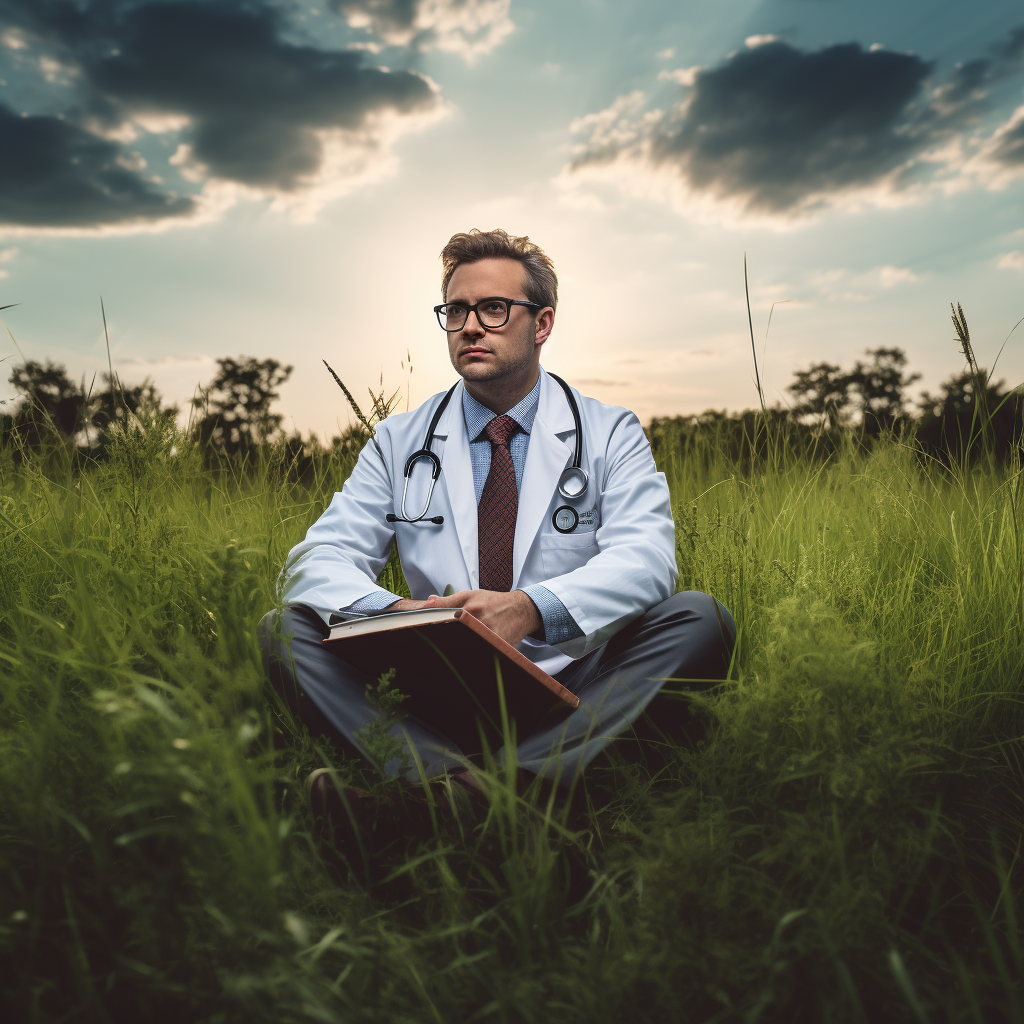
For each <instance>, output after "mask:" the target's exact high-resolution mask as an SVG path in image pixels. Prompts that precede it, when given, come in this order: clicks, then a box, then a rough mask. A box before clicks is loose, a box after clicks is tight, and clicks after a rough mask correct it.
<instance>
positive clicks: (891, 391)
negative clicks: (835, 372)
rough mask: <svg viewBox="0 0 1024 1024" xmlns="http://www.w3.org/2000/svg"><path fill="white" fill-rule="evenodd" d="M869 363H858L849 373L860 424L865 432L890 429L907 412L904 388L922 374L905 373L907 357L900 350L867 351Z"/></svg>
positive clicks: (918, 378)
mask: <svg viewBox="0 0 1024 1024" xmlns="http://www.w3.org/2000/svg"><path fill="white" fill-rule="evenodd" d="M866 354H867V355H869V356H870V357H871V362H869V363H862V362H860V361H859V360H858V361H857V364H856V365H855V366H854V368H853V373H851V374H850V377H849V380H850V386H851V387H852V388H853V390H854V392H856V394H857V397H858V404H859V405H860V414H861V424H862V426H863V428H864V430H865V432H866V433H869V434H878V433H881V431H883V430H891V429H892V428H893V426H895V424H896V422H897V421H898V420H899V419H900V418H901V417H902V416H903V414H904V412H905V411H906V409H905V407H906V401H907V395H906V393H907V388H908V387H910V385H911V384H913V383H914V381H917V380H920V379H921V374H919V373H911V374H906V373H904V372H903V368H904V367H905V366H906V365H907V354H906V353H905V352H904V351H903V349H900V348H874V349H871V348H869V349H867V350H866Z"/></svg>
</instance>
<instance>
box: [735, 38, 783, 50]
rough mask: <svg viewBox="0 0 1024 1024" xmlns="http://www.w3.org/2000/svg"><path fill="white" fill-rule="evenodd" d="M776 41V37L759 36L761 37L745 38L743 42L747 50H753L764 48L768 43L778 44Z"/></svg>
mask: <svg viewBox="0 0 1024 1024" xmlns="http://www.w3.org/2000/svg"><path fill="white" fill-rule="evenodd" d="M778 40H779V37H778V36H771V35H761V36H747V38H746V39H744V40H743V42H744V43H745V44H746V46H747V49H749V50H753V49H754V48H755V47H757V46H765V45H767V44H768V43H776V42H778Z"/></svg>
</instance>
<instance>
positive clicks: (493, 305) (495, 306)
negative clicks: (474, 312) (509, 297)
mask: <svg viewBox="0 0 1024 1024" xmlns="http://www.w3.org/2000/svg"><path fill="white" fill-rule="evenodd" d="M504 310H505V303H504V302H488V303H487V304H486V305H485V306H484V312H485V313H502V312H504Z"/></svg>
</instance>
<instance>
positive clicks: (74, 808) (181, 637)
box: [0, 421, 1024, 1024]
mask: <svg viewBox="0 0 1024 1024" xmlns="http://www.w3.org/2000/svg"><path fill="white" fill-rule="evenodd" d="M657 453H658V459H659V462H660V464H661V467H662V468H663V469H664V471H665V472H666V474H667V475H668V478H669V481H670V485H671V490H672V495H673V501H674V510H675V516H676V522H677V547H678V560H679V568H680V586H681V587H684V588H687V589H700V590H705V591H708V592H710V593H713V594H715V595H716V596H717V597H718V598H719V599H720V600H722V601H723V602H724V603H725V604H726V605H727V606H728V607H729V608H730V609H731V611H732V612H733V614H734V616H735V618H736V620H737V622H738V623H739V627H740V635H739V642H738V646H737V653H736V658H735V665H734V669H733V678H732V679H731V680H730V681H729V682H726V683H724V684H722V685H721V686H720V687H718V688H717V689H715V690H713V691H711V692H709V693H706V694H704V695H702V696H700V697H698V698H695V699H693V700H692V701H691V706H692V710H693V712H694V715H695V717H696V719H697V720H698V721H699V722H700V723H701V729H700V730H697V731H695V733H694V736H693V738H692V742H691V743H689V744H687V745H686V746H682V747H674V748H672V749H671V750H668V751H667V752H665V756H663V757H661V758H660V759H655V760H654V761H653V762H650V761H639V762H638V761H636V760H635V759H633V758H631V757H628V756H626V755H625V754H622V755H617V756H615V757H613V758H612V759H610V760H609V761H608V762H607V763H606V764H604V765H603V766H601V767H600V768H596V769H595V770H594V772H593V773H592V774H591V776H590V777H589V778H588V789H587V797H588V800H589V803H588V806H587V808H586V811H585V813H583V814H582V815H576V816H572V815H569V814H568V813H567V812H566V811H565V810H563V809H561V808H560V807H558V806H552V805H549V804H546V803H538V802H536V801H531V800H529V799H526V800H523V799H520V798H518V797H517V796H516V794H515V790H514V787H513V785H512V781H511V780H510V779H507V778H504V777H503V776H501V775H500V774H492V775H490V776H488V793H489V798H490V814H489V816H488V817H487V819H486V820H485V821H484V822H482V823H481V824H479V825H478V826H477V827H476V828H475V829H468V830H467V834H466V840H465V842H462V843H453V842H452V841H451V840H450V839H449V838H448V837H447V836H444V835H441V836H439V837H438V838H437V839H436V840H435V841H433V842H431V843H427V844H426V845H424V846H422V847H421V848H419V849H417V850H415V851H411V852H410V854H409V856H408V858H407V859H406V860H404V861H403V862H400V863H398V864H396V865H395V869H394V876H393V878H392V879H391V881H390V882H389V883H388V885H386V886H383V887H382V888H380V889H379V890H371V891H367V890H366V889H365V888H364V887H362V886H360V885H358V884H356V883H355V882H354V881H351V880H347V879H345V878H344V877H342V876H341V875H339V873H338V871H337V869H336V868H335V867H333V866H332V864H331V863H330V861H329V859H325V857H324V856H323V854H322V851H321V849H320V848H319V847H318V845H317V843H316V841H315V840H314V837H313V833H312V824H313V823H312V821H311V815H310V813H309V810H308V807H307V805H306V802H305V800H304V797H303V792H302V781H303V779H304V777H305V776H306V774H307V773H308V772H309V771H311V770H312V769H314V768H316V767H321V766H323V765H325V764H334V765H336V766H337V767H339V769H340V771H341V772H342V773H343V774H348V775H351V776H353V777H355V776H356V775H357V774H358V772H359V769H358V767H357V766H356V765H354V764H352V763H349V762H339V760H338V757H337V755H336V754H335V753H334V752H332V751H331V750H330V748H329V747H326V746H325V745H324V744H323V743H321V742H318V741H316V740H314V739H312V738H310V737H309V736H308V735H307V734H305V733H304V732H302V731H301V730H296V729H295V728H294V727H290V726H289V725H288V723H287V722H285V723H283V724H282V723H281V720H280V719H279V718H278V717H277V715H276V713H275V712H274V711H273V709H272V702H271V691H270V690H269V687H268V686H267V684H266V683H265V682H264V680H263V674H262V668H261V664H260V655H259V651H258V648H257V644H256V640H255V628H256V624H257V623H258V621H259V619H260V617H261V616H262V615H263V614H264V612H265V611H267V610H268V609H269V608H271V607H273V605H274V603H275V600H276V597H275V589H274V584H275V577H276V575H277V572H278V570H279V568H280V566H281V564H282V562H283V560H284V556H285V554H286V552H287V551H288V549H289V547H290V546H291V545H292V544H293V543H294V542H295V541H296V540H297V539H299V538H300V537H301V536H302V535H303V533H304V531H305V529H306V527H307V526H308V525H309V524H310V523H311V522H312V521H313V520H314V519H315V518H316V517H317V515H318V514H319V513H320V512H321V511H322V510H323V509H324V507H325V506H326V504H327V503H328V502H329V501H330V498H331V496H332V494H333V493H334V492H335V491H336V490H337V489H339V488H340V487H341V485H342V482H343V481H344V479H345V477H346V475H347V473H348V472H349V471H350V469H351V462H350V460H348V459H346V458H332V457H330V456H329V455H328V454H326V453H324V454H322V456H321V457H320V458H318V459H317V460H316V461H315V465H314V466H313V469H312V471H311V472H310V473H309V474H307V475H306V477H305V478H304V479H302V480H301V481H300V480H295V479H291V478H290V476H289V474H288V472H287V470H286V468H282V466H281V464H280V462H279V461H276V462H275V460H274V459H272V458H262V459H260V458H257V459H254V460H252V461H251V462H250V464H249V465H248V466H247V467H246V468H245V469H244V470H243V469H240V468H238V466H237V465H232V464H229V463H224V464H221V465H210V464H209V462H208V461H204V458H203V453H202V451H201V450H200V449H199V448H198V447H197V445H196V444H195V442H194V441H193V440H190V438H189V437H188V436H186V435H184V434H182V433H181V432H179V431H178V430H177V429H176V428H175V427H174V426H173V424H170V423H168V422H166V421H164V422H153V423H151V424H149V425H148V428H147V429H146V430H145V431H137V430H124V431H121V432H120V433H119V434H118V435H117V436H116V437H115V439H114V442H113V444H112V447H111V450H110V457H109V459H107V460H106V461H104V462H97V463H95V464H91V465H88V466H86V467H84V468H76V467H74V466H73V465H72V461H71V459H70V457H69V456H68V455H67V454H66V453H64V454H62V453H61V452H60V451H55V452H51V453H49V454H48V455H46V456H43V455H35V456H33V455H30V456H28V457H25V458H22V459H18V458H16V457H15V455H16V453H15V452H14V451H13V450H12V449H11V448H9V447H8V448H3V449H0V664H2V668H0V677H2V704H0V829H2V844H0V858H2V879H3V881H2V887H0V950H2V958H3V961H2V962H3V968H2V977H3V985H2V993H0V1000H2V1003H0V1006H2V1007H3V1009H4V1019H6V1020H9V1021H18V1022H22V1021H25V1022H29V1021H33V1022H35V1021H38V1022H43V1021H46V1022H50V1021H54V1022H55V1021H69V1020H87V1021H111V1022H113V1021H118V1022H120V1021H126V1022H127V1021H131V1022H138V1021H163V1020H167V1021H189V1022H193V1021H196V1022H198V1021H203V1022H207V1021H209V1022H221V1021H223V1022H234V1021H246V1022H258V1021H274V1022H279V1024H280V1022H299V1021H302V1022H335V1021H337V1022H346V1024H348V1022H360V1021H367V1022H370V1021H373V1022H380V1021H388V1022H421V1021H437V1022H456V1021H458V1022H462V1021H467V1022H468V1021H474V1022H476V1021H480V1022H485V1021H495V1022H519V1021H523V1022H538V1024H547V1022H551V1021H556V1020H557V1021H559V1022H564V1024H570V1022H574V1021H579V1022H588V1024H597V1022H602V1021H630V1022H657V1024H663V1022H667V1021H685V1022H712V1021H720V1022H725V1021H730V1022H731V1021H743V1022H751V1024H753V1022H770V1021H771V1022H774V1021H780V1022H781V1021H785V1022H802V1021H807V1022H812V1021H813V1022H822V1021H830V1022H831V1021H835V1022H847V1021H849V1022H871V1024H879V1022H886V1021H894V1022H895V1021H900V1022H903V1021H915V1022H918V1024H924V1022H935V1024H938V1022H946V1021H948V1022H959V1021H965V1022H967V1021H969V1022H976V1024H992V1022H996V1021H1019V1020H1022V1019H1024V992H1022V987H1021V981H1020V979H1021V978H1022V977H1024V949H1022V941H1024V936H1022V930H1021V921H1020V918H1021V915H1022V914H1024V900H1022V899H1021V896H1020V891H1021V881H1020V879H1021V871H1022V868H1021V864H1020V854H1021V843H1022V838H1024V797H1022V794H1024V714H1022V697H1024V476H1022V472H1021V468H1020V465H1019V463H1015V462H1012V461H1011V463H1010V464H1008V465H999V464H996V463H995V462H986V460H984V459H981V460H979V461H978V462H977V463H976V464H975V465H974V466H973V467H970V468H968V467H955V466H954V467H953V468H950V467H949V466H944V465H941V464H939V463H937V462H935V461H930V460H922V459H921V458H920V457H919V455H918V454H916V453H915V452H914V451H913V450H912V446H910V445H908V444H905V443H901V442H900V441H899V440H894V439H890V440H887V441H880V442H878V443H877V444H874V445H873V446H872V447H871V448H870V450H868V449H864V448H861V447H859V446H857V445H855V444H854V443H852V442H851V443H849V444H846V445H840V446H839V447H838V448H837V450H835V451H833V452H830V453H829V455H828V457H827V458H810V457H804V456H799V455H795V454H787V452H786V451H785V450H784V449H781V448H780V449H778V450H776V451H774V452H773V453H772V454H770V456H769V457H767V458H765V459H761V460H756V461H754V462H753V463H751V461H750V460H745V461H744V462H742V463H741V462H739V461H737V460H734V459H732V458H730V457H729V456H728V455H727V454H725V451H724V449H723V447H722V446H721V445H720V444H718V443H717V442H716V439H715V437H714V436H713V433H707V434H705V435H686V436H683V434H678V435H673V434H672V432H671V429H670V425H669V426H668V427H666V428H665V431H664V432H663V433H662V434H661V435H659V437H658V444H657ZM387 571H388V573H389V574H391V578H392V579H394V578H397V577H396V575H395V574H396V573H397V572H398V567H397V566H396V565H394V564H392V565H391V566H390V567H389V569H388V570H387ZM678 699H680V700H683V699H687V698H686V697H684V696H680V697H679V698H678ZM277 727H281V728H283V729H284V730H285V733H286V738H287V743H285V744H284V745H283V746H282V745H280V744H279V745H277V746H275V744H274V742H273V734H274V730H275V728H277ZM567 863H569V864H571V865H572V870H573V872H574V873H575V876H576V878H577V880H578V879H579V878H580V877H582V884H581V885H580V884H577V890H578V891H574V892H573V894H572V898H571V899H570V898H567V896H566V893H565V888H564V886H563V884H562V882H563V880H564V877H565V872H564V867H565V865H566V864H567Z"/></svg>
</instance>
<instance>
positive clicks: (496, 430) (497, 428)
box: [484, 416, 519, 448]
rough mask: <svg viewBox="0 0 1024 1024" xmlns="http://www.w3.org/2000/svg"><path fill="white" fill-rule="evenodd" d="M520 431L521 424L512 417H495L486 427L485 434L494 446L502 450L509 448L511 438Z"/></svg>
mask: <svg viewBox="0 0 1024 1024" xmlns="http://www.w3.org/2000/svg"><path fill="white" fill-rule="evenodd" d="M517 430H519V424H518V423H516V421H515V420H514V419H512V417H511V416H495V417H494V419H493V420H491V422H490V423H488V424H487V426H486V427H484V432H485V433H486V434H487V436H488V438H489V439H490V440H491V442H492V444H496V445H498V446H499V447H500V448H507V447H508V441H509V438H510V437H511V436H512V435H513V434H514V433H515V432H516V431H517Z"/></svg>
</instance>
